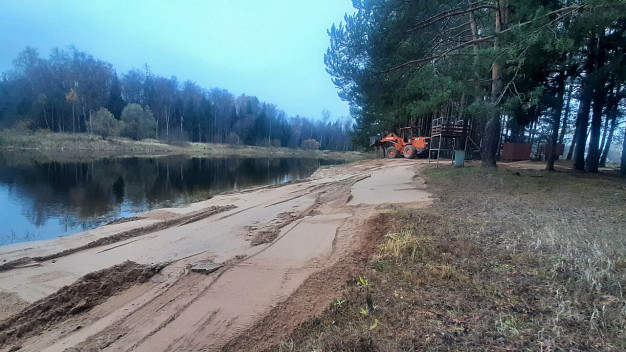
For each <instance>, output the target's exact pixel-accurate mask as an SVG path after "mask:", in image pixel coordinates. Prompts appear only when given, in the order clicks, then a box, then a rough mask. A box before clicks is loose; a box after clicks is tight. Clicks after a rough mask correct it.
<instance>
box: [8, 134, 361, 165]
mask: <svg viewBox="0 0 626 352" xmlns="http://www.w3.org/2000/svg"><path fill="white" fill-rule="evenodd" d="M0 150H22V151H29V152H33V153H38V154H40V155H44V156H45V155H50V156H55V157H58V156H59V155H62V156H63V157H64V158H67V159H79V160H85V159H88V158H101V157H110V156H116V157H120V156H144V155H150V156H154V155H175V154H176V155H193V156H216V157H276V158H314V159H328V160H346V161H355V160H362V159H365V158H368V157H369V156H368V155H367V154H363V153H360V152H351V151H348V152H333V151H328V150H303V149H292V148H283V147H257V146H247V145H229V144H216V143H187V142H184V143H169V144H168V143H165V142H162V141H157V140H153V139H147V140H141V141H134V140H131V139H128V138H121V137H111V138H107V139H103V138H102V137H100V136H95V135H90V134H86V133H75V134H73V133H59V132H54V133H53V132H49V131H18V130H2V131H0Z"/></svg>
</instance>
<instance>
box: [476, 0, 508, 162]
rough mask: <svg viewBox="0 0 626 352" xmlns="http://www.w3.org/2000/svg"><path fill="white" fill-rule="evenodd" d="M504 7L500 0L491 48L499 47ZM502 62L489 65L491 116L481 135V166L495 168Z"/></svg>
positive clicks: (496, 48) (498, 138)
mask: <svg viewBox="0 0 626 352" xmlns="http://www.w3.org/2000/svg"><path fill="white" fill-rule="evenodd" d="M505 7H506V4H505V1H502V2H501V3H500V4H499V6H498V10H496V27H495V39H494V41H493V49H494V51H497V50H498V49H499V48H500V43H499V39H498V35H499V34H500V32H501V31H502V22H503V21H502V12H503V11H504V8H505ZM501 71H502V64H501V63H500V61H499V60H495V61H494V62H493V64H492V65H491V109H492V111H491V116H490V117H489V120H488V121H487V124H486V125H485V133H484V135H483V144H482V151H481V158H482V167H483V169H485V168H497V167H498V165H497V164H496V161H497V155H498V145H499V143H500V130H501V126H500V102H499V100H500V94H501V93H502V72H501Z"/></svg>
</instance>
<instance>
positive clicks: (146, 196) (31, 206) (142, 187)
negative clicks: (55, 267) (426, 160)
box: [0, 152, 337, 245]
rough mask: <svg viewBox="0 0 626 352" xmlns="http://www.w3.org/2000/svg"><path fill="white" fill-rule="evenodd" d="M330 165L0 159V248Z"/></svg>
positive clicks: (143, 159) (302, 161)
mask: <svg viewBox="0 0 626 352" xmlns="http://www.w3.org/2000/svg"><path fill="white" fill-rule="evenodd" d="M333 163H337V162H333V161H322V160H317V159H286V158H274V159H271V158H192V157H186V156H167V157H154V158H147V157H132V158H108V159H99V160H94V161H90V162H67V161H54V160H48V159H42V158H41V157H33V156H29V155H26V154H21V153H17V152H2V153H0V245H6V244H10V243H16V242H24V241H34V240H41V239H49V238H54V237H58V236H63V235H67V234H71V233H75V232H80V231H84V230H88V229H92V228H95V227H98V226H100V225H103V224H106V223H107V222H110V221H112V220H115V219H118V218H121V217H130V216H134V215H137V214H139V213H142V212H145V211H147V210H151V209H156V208H162V207H176V206H182V205H184V204H187V203H190V202H194V201H200V200H204V199H208V198H210V197H211V196H212V195H215V194H218V193H221V192H225V191H230V190H239V189H243V188H248V187H252V186H258V185H273V184H279V183H284V182H287V181H290V180H298V179H302V178H306V177H309V176H310V175H311V174H312V173H313V172H314V171H315V170H317V169H318V168H319V166H320V165H324V164H333Z"/></svg>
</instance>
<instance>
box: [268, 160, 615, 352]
mask: <svg viewBox="0 0 626 352" xmlns="http://www.w3.org/2000/svg"><path fill="white" fill-rule="evenodd" d="M426 175H427V178H428V183H429V185H430V189H431V191H433V192H434V193H435V195H436V196H437V197H438V201H437V202H436V203H435V204H434V206H433V207H431V208H429V209H422V210H399V211H397V212H396V213H395V214H394V217H393V218H394V221H393V222H392V224H391V225H390V228H389V229H388V230H389V232H388V233H387V234H386V236H385V237H384V239H383V241H382V243H381V245H380V251H379V253H377V254H376V255H375V256H373V257H372V258H371V265H370V267H368V268H364V269H363V274H362V276H363V277H366V278H367V280H368V285H367V286H365V287H364V286H363V285H358V283H359V280H358V279H359V278H352V280H351V281H350V282H348V284H347V285H346V289H345V292H344V294H343V296H342V297H338V301H336V302H334V303H333V304H331V305H330V307H329V308H328V309H327V310H326V312H325V313H324V314H323V315H322V316H320V317H318V318H316V319H313V320H311V321H309V322H307V323H305V324H303V325H302V326H301V327H300V328H299V329H297V330H296V331H295V332H294V333H293V335H292V336H291V337H290V338H289V339H288V340H285V341H283V342H282V343H281V344H280V345H278V346H276V347H275V348H274V350H276V351H424V350H490V351H492V350H495V351H497V350H515V351H523V350H528V351H535V350H536V351H560V350H572V351H577V350H585V351H587V350H595V351H622V350H626V334H624V331H625V329H626V299H625V297H624V288H625V287H626V217H625V216H624V215H625V214H624V209H625V208H626V207H625V205H626V182H624V180H623V179H619V178H614V177H609V176H602V175H581V174H574V173H546V172H539V171H520V172H515V171H507V170H500V171H489V172H485V171H482V170H479V169H476V168H466V169H461V170H458V169H456V170H455V169H439V170H433V169H430V170H427V171H426ZM368 302H369V303H368ZM370 303H371V304H370ZM369 305H371V307H372V308H373V310H370V311H368V306H369ZM363 310H365V313H366V314H362V313H361V312H363Z"/></svg>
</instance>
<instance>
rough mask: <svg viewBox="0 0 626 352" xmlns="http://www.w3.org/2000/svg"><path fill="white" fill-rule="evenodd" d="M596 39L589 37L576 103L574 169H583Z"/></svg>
mask: <svg viewBox="0 0 626 352" xmlns="http://www.w3.org/2000/svg"><path fill="white" fill-rule="evenodd" d="M596 44H597V40H596V38H595V37H592V38H590V39H589V44H588V48H589V56H588V57H587V61H586V62H585V77H584V78H583V80H582V84H581V88H580V89H581V93H580V99H579V104H578V116H576V148H575V150H574V151H575V153H574V170H579V171H584V170H585V147H586V146H587V128H588V127H589V110H590V109H591V99H592V98H593V85H592V77H591V75H592V74H593V71H594V70H593V68H594V61H595V54H596Z"/></svg>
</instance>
